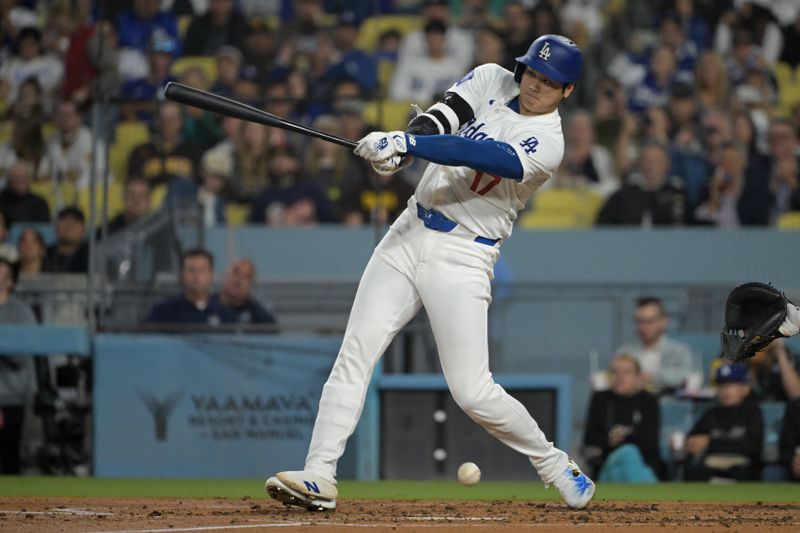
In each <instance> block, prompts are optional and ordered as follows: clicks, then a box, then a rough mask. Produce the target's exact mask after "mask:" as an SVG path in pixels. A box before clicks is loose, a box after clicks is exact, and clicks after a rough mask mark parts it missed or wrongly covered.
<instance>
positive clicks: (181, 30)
mask: <svg viewBox="0 0 800 533" xmlns="http://www.w3.org/2000/svg"><path fill="white" fill-rule="evenodd" d="M191 23H192V15H191V14H189V15H181V16H179V17H178V35H180V38H181V40H183V39H184V37H186V32H187V30H188V29H189V24H191Z"/></svg>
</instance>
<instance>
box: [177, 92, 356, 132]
mask: <svg viewBox="0 0 800 533" xmlns="http://www.w3.org/2000/svg"><path fill="white" fill-rule="evenodd" d="M164 96H165V97H166V98H167V99H169V100H173V101H175V102H179V103H181V104H186V105H190V106H193V107H198V108H200V109H205V110H206V111H211V112H212V113H218V114H220V115H224V116H228V117H234V118H238V119H241V120H246V121H248V122H256V123H258V124H264V125H265V126H272V127H275V128H281V129H284V130H288V131H293V132H295V133H300V134H303V135H308V136H310V137H316V138H318V139H323V140H325V141H328V142H332V143H335V144H339V145H341V146H347V147H348V148H355V147H356V143H355V142H354V141H351V140H349V139H344V138H342V137H338V136H336V135H331V134H330V133H325V132H323V131H319V130H315V129H313V128H308V127H306V126H302V125H300V124H297V123H295V122H292V121H290V120H286V119H284V118H281V117H278V116H276V115H273V114H272V113H267V112H266V111H263V110H261V109H257V108H255V107H253V106H249V105H247V104H244V103H242V102H237V101H236V100H232V99H230V98H225V97H224V96H220V95H218V94H213V93H209V92H206V91H201V90H200V89H195V88H194V87H189V86H188V85H184V84H182V83H177V82H174V81H171V82H169V83H168V84H167V86H166V88H165V89H164Z"/></svg>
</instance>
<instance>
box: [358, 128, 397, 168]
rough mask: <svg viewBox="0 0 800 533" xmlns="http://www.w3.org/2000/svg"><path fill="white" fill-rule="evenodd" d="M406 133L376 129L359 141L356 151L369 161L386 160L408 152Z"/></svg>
mask: <svg viewBox="0 0 800 533" xmlns="http://www.w3.org/2000/svg"><path fill="white" fill-rule="evenodd" d="M406 151H407V150H406V134H405V133H404V132H402V131H390V132H388V133H386V132H383V131H374V132H372V133H370V134H369V135H367V136H366V137H364V138H363V139H361V140H360V141H358V145H356V148H355V150H353V153H355V154H356V155H357V156H360V157H363V158H364V159H366V160H368V161H384V160H386V159H389V158H391V157H394V156H396V155H402V154H404V153H406Z"/></svg>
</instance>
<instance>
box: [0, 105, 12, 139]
mask: <svg viewBox="0 0 800 533" xmlns="http://www.w3.org/2000/svg"><path fill="white" fill-rule="evenodd" d="M0 112H2V109H0ZM10 140H11V121H10V120H3V121H0V143H7V142H9V141H10Z"/></svg>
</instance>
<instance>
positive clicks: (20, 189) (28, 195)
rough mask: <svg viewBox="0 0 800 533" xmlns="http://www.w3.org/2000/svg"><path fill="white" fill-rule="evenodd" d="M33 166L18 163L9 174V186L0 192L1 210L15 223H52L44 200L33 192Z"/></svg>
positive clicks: (21, 162)
mask: <svg viewBox="0 0 800 533" xmlns="http://www.w3.org/2000/svg"><path fill="white" fill-rule="evenodd" d="M32 178H33V165H31V164H30V163H28V162H27V161H17V162H16V163H14V164H13V165H12V166H11V167H10V168H9V169H8V172H7V180H8V185H7V186H6V188H5V189H3V191H2V192H0V209H2V210H3V213H5V214H6V215H8V218H10V219H11V220H13V221H14V222H50V208H49V207H48V206H47V202H46V201H45V199H44V198H42V197H41V196H39V195H38V194H34V193H32V192H31V179H32Z"/></svg>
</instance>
